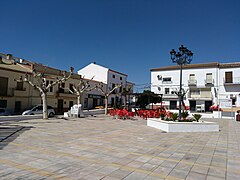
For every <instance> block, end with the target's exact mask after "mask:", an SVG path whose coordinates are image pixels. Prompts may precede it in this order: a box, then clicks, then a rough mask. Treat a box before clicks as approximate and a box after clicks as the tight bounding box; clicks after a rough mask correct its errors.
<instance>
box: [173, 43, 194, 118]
mask: <svg viewBox="0 0 240 180" xmlns="http://www.w3.org/2000/svg"><path fill="white" fill-rule="evenodd" d="M170 54H171V59H172V62H173V63H177V64H178V65H179V66H180V88H179V91H178V92H177V95H178V99H179V120H181V118H182V112H181V111H182V105H181V104H182V98H183V90H182V66H183V65H185V64H190V63H191V61H192V57H193V53H192V52H191V51H190V50H188V49H187V48H186V47H184V46H183V45H181V46H180V47H179V52H176V51H175V50H174V49H172V50H171V51H170Z"/></svg>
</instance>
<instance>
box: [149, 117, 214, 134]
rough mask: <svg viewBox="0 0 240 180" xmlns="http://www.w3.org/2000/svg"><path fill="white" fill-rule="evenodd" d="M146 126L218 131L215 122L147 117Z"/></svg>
mask: <svg viewBox="0 0 240 180" xmlns="http://www.w3.org/2000/svg"><path fill="white" fill-rule="evenodd" d="M147 126H150V127H154V128H157V129H161V130H162V131H166V132H218V131H219V125H218V124H217V123H215V122H207V121H204V122H173V121H162V120H160V119H157V118H148V120H147Z"/></svg>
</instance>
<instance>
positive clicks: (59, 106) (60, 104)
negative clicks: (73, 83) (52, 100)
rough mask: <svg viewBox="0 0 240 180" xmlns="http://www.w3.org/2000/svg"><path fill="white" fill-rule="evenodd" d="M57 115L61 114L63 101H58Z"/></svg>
mask: <svg viewBox="0 0 240 180" xmlns="http://www.w3.org/2000/svg"><path fill="white" fill-rule="evenodd" d="M57 110H58V113H61V114H62V113H63V99H58V109H57Z"/></svg>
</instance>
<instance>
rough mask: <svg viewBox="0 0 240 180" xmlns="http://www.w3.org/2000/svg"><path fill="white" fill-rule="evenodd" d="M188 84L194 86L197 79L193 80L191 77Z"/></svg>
mask: <svg viewBox="0 0 240 180" xmlns="http://www.w3.org/2000/svg"><path fill="white" fill-rule="evenodd" d="M188 85H189V86H196V85H197V80H195V79H194V80H193V79H192V80H188Z"/></svg>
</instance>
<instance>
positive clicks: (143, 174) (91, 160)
mask: <svg viewBox="0 0 240 180" xmlns="http://www.w3.org/2000/svg"><path fill="white" fill-rule="evenodd" d="M209 121H216V122H218V123H219V124H220V129H221V131H220V132H209V133H203V132H201V133H165V132H163V131H160V130H158V129H154V128H151V127H147V126H146V120H143V119H135V120H116V119H113V118H112V117H108V116H103V115H100V116H97V117H86V118H79V119H69V120H64V119H54V118H53V119H49V120H41V119H35V120H25V121H19V122H14V121H13V122H8V124H4V123H1V125H0V135H1V141H0V145H1V149H0V179H1V180H2V179H3V180H4V179H6V180H9V179H24V180H29V179H31V180H35V179H50V180H51V179H82V180H95V179H96V180H99V179H102V180H119V179H124V180H141V179H145V180H161V179H167V180H168V179H169V180H170V179H173V180H177V179H187V180H198V179H199V180H201V179H204V180H205V179H206V180H215V179H216V180H221V179H228V180H236V179H240V171H239V169H240V149H239V148H240V147H239V145H240V123H239V122H235V121H234V120H229V119H209ZM10 127H12V128H10ZM26 128H27V130H24V129H26Z"/></svg>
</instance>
